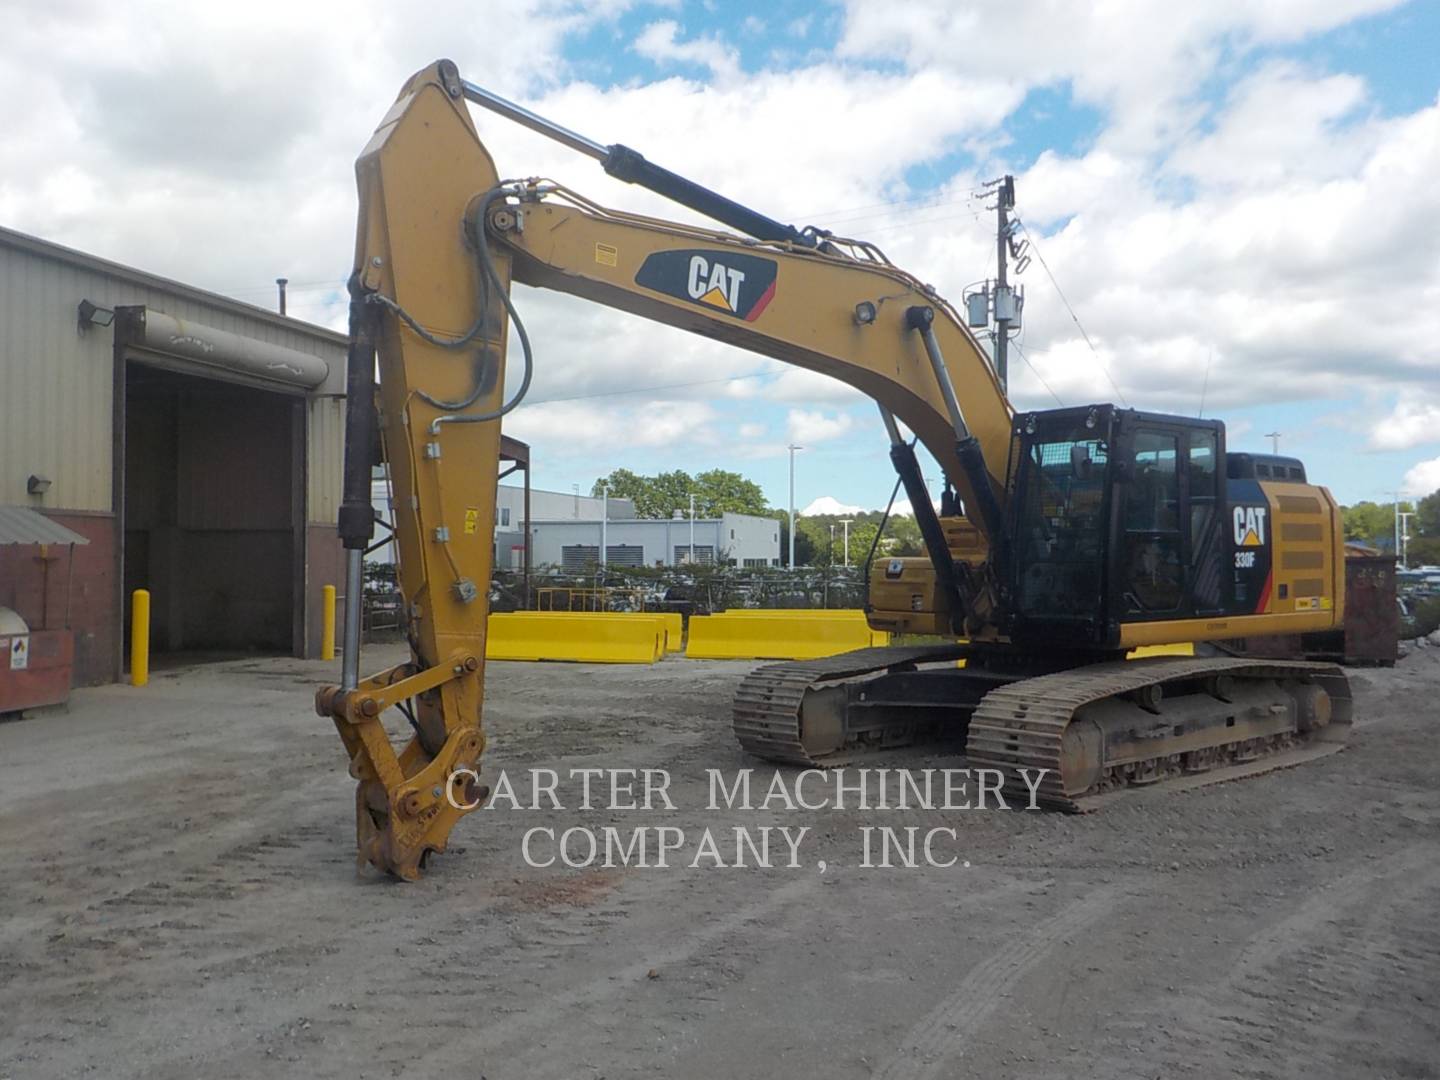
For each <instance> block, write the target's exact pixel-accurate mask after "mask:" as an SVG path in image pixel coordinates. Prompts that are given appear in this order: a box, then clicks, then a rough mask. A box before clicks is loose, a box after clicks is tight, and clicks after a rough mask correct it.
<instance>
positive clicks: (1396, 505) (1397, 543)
mask: <svg viewBox="0 0 1440 1080" xmlns="http://www.w3.org/2000/svg"><path fill="white" fill-rule="evenodd" d="M1390 494H1391V495H1394V496H1395V502H1394V510H1395V565H1396V567H1397V568H1398V567H1400V492H1398V491H1392V492H1391V493H1390Z"/></svg>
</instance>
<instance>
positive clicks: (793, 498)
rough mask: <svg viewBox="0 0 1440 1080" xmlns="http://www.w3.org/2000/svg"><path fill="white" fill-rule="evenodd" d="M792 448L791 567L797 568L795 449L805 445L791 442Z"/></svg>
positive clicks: (790, 448)
mask: <svg viewBox="0 0 1440 1080" xmlns="http://www.w3.org/2000/svg"><path fill="white" fill-rule="evenodd" d="M788 449H789V450H790V569H791V570H794V569H795V451H796V450H804V449H805V448H804V447H803V446H796V445H795V444H794V443H791V444H790V446H789V448H788Z"/></svg>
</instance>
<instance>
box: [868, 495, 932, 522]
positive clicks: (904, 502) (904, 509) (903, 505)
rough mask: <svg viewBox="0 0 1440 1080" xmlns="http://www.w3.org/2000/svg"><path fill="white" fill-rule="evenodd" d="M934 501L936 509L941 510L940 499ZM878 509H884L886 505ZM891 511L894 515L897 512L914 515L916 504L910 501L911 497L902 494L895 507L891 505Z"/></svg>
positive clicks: (907, 515) (909, 515) (906, 515)
mask: <svg viewBox="0 0 1440 1080" xmlns="http://www.w3.org/2000/svg"><path fill="white" fill-rule="evenodd" d="M933 502H934V506H935V509H936V510H939V509H940V500H939V499H935V500H933ZM878 509H882V510H883V509H884V507H879V508H878ZM890 513H891V515H892V516H893V515H896V514H899V515H902V516H904V517H914V516H915V506H914V504H913V503H911V502H910V500H909V499H907V498H905V497H904V496H903V495H902V496H901V497H900V498H898V499H896V500H895V505H894V506H893V507H891V509H890Z"/></svg>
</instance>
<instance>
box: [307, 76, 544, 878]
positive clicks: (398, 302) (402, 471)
mask: <svg viewBox="0 0 1440 1080" xmlns="http://www.w3.org/2000/svg"><path fill="white" fill-rule="evenodd" d="M355 171H356V178H357V182H358V187H359V193H360V224H359V230H358V235H357V238H356V252H355V269H354V274H353V276H352V278H351V299H352V307H351V311H352V317H351V337H352V348H351V353H350V373H349V380H348V386H349V390H350V393H349V396H348V409H347V418H346V419H347V425H346V458H345V466H346V468H345V488H346V490H345V501H344V503H343V505H342V508H341V513H340V533H341V538H342V541H343V542H344V544H345V547H346V549H347V555H348V556H349V559H350V567H349V569H350V571H351V572H350V573H349V574H348V575H347V577H348V578H349V585H348V588H347V592H348V596H347V603H346V634H345V655H344V658H343V675H342V682H341V685H340V686H338V687H335V686H328V687H325V688H324V689H322V690H321V691H320V692H319V693H318V694H317V695H316V710H317V711H318V712H319V713H320V715H322V716H328V717H330V718H331V719H332V720H333V721H334V722H335V726H336V729H337V731H338V732H339V734H340V738H341V741H342V742H343V743H344V746H345V750H346V752H347V754H348V755H349V758H350V773H351V775H352V776H353V777H354V778H355V779H356V781H357V782H358V788H357V791H356V841H357V847H358V858H359V861H360V863H361V864H362V865H363V864H365V863H369V864H370V865H373V866H375V867H376V868H378V869H380V870H382V871H384V872H386V873H389V874H393V875H395V876H396V877H399V878H402V879H405V880H413V879H414V878H416V877H418V876H419V873H420V869H421V867H422V866H423V865H424V861H425V859H426V857H427V856H428V855H429V854H430V853H431V852H437V851H443V850H445V846H446V843H447V841H448V838H449V835H450V831H451V829H453V828H454V826H455V824H456V822H457V821H459V819H460V818H461V817H463V816H464V815H465V814H466V813H468V812H470V811H471V810H474V809H476V808H477V807H478V806H480V805H481V803H482V802H483V801H484V798H485V797H486V795H488V790H487V788H486V786H485V785H483V784H482V783H480V780H479V774H478V768H479V760H480V755H481V753H482V752H483V750H484V748H485V737H484V735H483V733H482V731H481V703H482V698H483V690H484V667H485V634H486V624H487V618H486V617H487V614H488V607H489V604H488V595H487V594H488V589H489V584H490V576H491V569H492V565H491V564H492V562H493V558H494V552H493V533H492V522H493V521H494V519H495V487H496V478H495V471H496V469H497V468H498V463H499V458H500V417H501V416H502V415H503V414H504V413H505V412H506V411H507V408H508V407H507V406H505V405H504V404H502V399H503V395H504V390H505V349H506V329H507V327H506V322H507V320H506V313H507V311H511V310H513V309H511V308H510V303H509V287H510V259H509V257H508V255H506V254H504V253H502V252H494V253H492V252H490V251H489V250H488V248H487V246H486V243H485V238H484V235H483V230H482V231H481V232H480V233H479V234H478V235H477V232H476V231H475V230H474V229H471V228H468V227H467V224H466V223H467V221H468V220H469V218H468V215H469V212H470V211H471V210H472V209H475V208H476V207H478V208H479V210H480V211H482V212H483V211H484V210H485V209H486V208H487V207H488V205H489V202H490V201H494V200H496V199H498V198H499V178H498V175H497V173H496V171H495V166H494V163H493V162H492V161H491V159H490V156H489V154H488V153H487V152H486V151H485V149H484V147H483V146H482V145H481V144H480V140H479V137H478V135H477V134H476V131H475V127H474V123H473V121H472V120H471V118H470V114H469V110H468V108H467V106H466V104H465V100H464V97H463V96H462V92H461V87H460V80H459V75H458V73H457V72H456V70H455V66H454V64H451V63H450V62H448V61H440V62H438V63H436V64H433V65H431V66H430V67H428V68H426V69H424V70H423V71H421V72H419V73H418V74H416V75H415V76H414V77H413V78H412V79H411V80H410V81H409V82H408V83H407V84H406V85H405V87H404V88H403V89H402V90H401V93H400V96H399V98H398V99H397V100H396V102H395V105H394V106H393V107H392V108H391V110H390V112H389V113H388V114H387V115H386V116H385V118H384V120H383V121H382V122H381V124H380V126H379V128H377V129H376V132H375V135H374V136H373V137H372V138H371V140H370V143H369V145H367V146H366V148H365V151H364V153H363V154H362V155H361V156H360V158H359V160H358V161H357V163H356V170H355ZM517 329H518V327H517ZM521 336H522V341H524V340H525V339H524V336H523V331H522V332H521ZM526 350H527V355H528V343H527V344H526ZM377 356H378V366H379V373H380V385H379V394H378V398H377V396H376V394H375V388H374V371H375V364H376V357H377ZM527 371H528V367H527ZM371 401H375V402H376V404H377V405H378V413H377V410H376V409H375V408H372V407H371V405H370V403H371ZM376 423H378V427H379V441H380V443H381V444H382V445H383V447H384V457H385V460H386V461H387V462H388V464H389V466H390V469H389V481H390V484H391V486H392V489H393V499H394V504H395V506H396V515H395V517H396V527H395V542H396V545H397V548H398V551H399V560H398V565H399V583H400V591H401V593H402V595H403V596H404V600H405V618H406V627H405V628H406V635H407V638H408V640H409V642H410V648H411V659H410V661H409V662H408V663H406V664H403V665H400V666H399V667H396V668H393V669H391V670H389V671H385V672H381V673H379V674H377V675H372V676H371V677H369V678H367V679H363V680H362V679H360V678H359V674H358V672H359V655H358V653H359V637H360V635H359V616H360V603H361V589H360V581H359V577H360V574H359V561H360V557H361V555H362V553H363V550H364V548H365V547H366V546H367V544H368V542H369V538H370V533H371V522H372V520H373V510H372V508H371V506H370V483H371V479H370V469H371V464H372V461H373V453H374V451H373V446H374V444H375V431H374V427H375V425H376ZM487 464H488V465H489V468H488V469H487V467H486V466H487ZM390 708H393V709H395V711H396V714H399V715H403V716H404V718H405V720H406V721H407V722H408V725H409V727H410V729H411V732H410V737H409V739H408V741H407V742H405V743H404V745H403V746H402V747H401V748H400V749H399V750H397V749H396V748H395V746H394V745H392V742H391V735H390V733H389V732H387V730H386V728H385V725H384V723H383V722H382V716H383V715H384V713H385V711H386V710H387V709H390Z"/></svg>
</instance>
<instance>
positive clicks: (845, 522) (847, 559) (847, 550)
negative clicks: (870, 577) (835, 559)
mask: <svg viewBox="0 0 1440 1080" xmlns="http://www.w3.org/2000/svg"><path fill="white" fill-rule="evenodd" d="M854 520H855V519H854V518H846V519H845V520H843V521H842V522H841V523H840V524H842V525H844V526H845V565H846V566H847V567H848V566H849V565H850V522H852V521H854Z"/></svg>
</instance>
